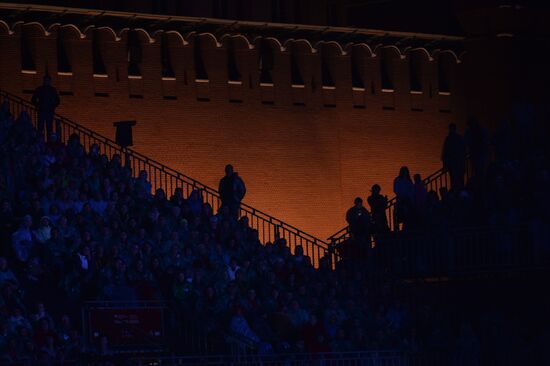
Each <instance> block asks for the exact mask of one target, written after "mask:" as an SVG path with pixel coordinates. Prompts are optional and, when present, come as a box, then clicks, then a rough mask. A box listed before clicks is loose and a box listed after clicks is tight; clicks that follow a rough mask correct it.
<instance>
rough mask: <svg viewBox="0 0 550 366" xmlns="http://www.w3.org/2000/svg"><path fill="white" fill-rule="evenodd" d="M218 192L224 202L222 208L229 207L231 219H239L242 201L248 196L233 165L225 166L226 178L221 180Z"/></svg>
mask: <svg viewBox="0 0 550 366" xmlns="http://www.w3.org/2000/svg"><path fill="white" fill-rule="evenodd" d="M218 192H219V194H220V198H221V200H222V207H225V206H227V207H228V208H229V212H230V214H231V217H233V218H235V219H237V218H238V217H239V209H240V207H241V201H242V200H243V198H244V195H245V194H246V186H245V185H244V181H243V180H242V179H241V177H239V173H237V172H234V171H233V166H232V165H231V164H228V165H226V166H225V177H223V178H222V179H221V180H220V185H219V188H218Z"/></svg>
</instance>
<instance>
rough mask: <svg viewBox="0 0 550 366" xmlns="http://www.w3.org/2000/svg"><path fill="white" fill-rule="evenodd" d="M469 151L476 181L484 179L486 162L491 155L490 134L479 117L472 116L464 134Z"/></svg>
mask: <svg viewBox="0 0 550 366" xmlns="http://www.w3.org/2000/svg"><path fill="white" fill-rule="evenodd" d="M464 140H465V141H466V145H467V147H468V153H469V154H470V159H471V161H472V167H473V170H474V171H473V173H474V177H475V178H476V181H478V182H480V181H483V177H484V175H485V164H486V162H487V157H488V155H489V136H488V134H487V131H486V130H485V128H483V126H481V124H480V123H479V121H478V120H477V119H475V118H474V117H470V119H469V120H468V129H467V130H466V133H465V134H464Z"/></svg>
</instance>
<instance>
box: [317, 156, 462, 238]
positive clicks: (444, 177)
mask: <svg viewBox="0 0 550 366" xmlns="http://www.w3.org/2000/svg"><path fill="white" fill-rule="evenodd" d="M469 176H470V166H469V164H466V170H465V177H466V179H468V177H469ZM423 182H424V184H425V186H426V189H427V190H428V191H432V190H433V191H436V192H439V189H440V188H447V189H449V190H450V184H451V177H450V175H449V172H448V171H447V170H446V169H444V168H441V169H439V170H438V171H436V172H435V173H433V174H431V175H430V176H428V177H427V178H425V179H424V180H423ZM396 202H397V197H393V198H392V199H390V200H389V201H388V206H387V207H386V217H387V219H388V226H389V228H390V230H391V231H395V230H396V229H397V224H396V222H395V204H396ZM350 237H351V234H350V232H349V226H346V227H344V228H343V229H341V230H339V231H338V232H336V233H334V234H333V235H331V236H330V237H328V239H327V240H328V242H329V243H331V245H338V244H340V243H342V242H344V241H346V240H348V239H349V238H350Z"/></svg>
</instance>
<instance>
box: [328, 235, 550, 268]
mask: <svg viewBox="0 0 550 366" xmlns="http://www.w3.org/2000/svg"><path fill="white" fill-rule="evenodd" d="M536 235H537V234H536V232H535V231H533V230H530V229H529V227H527V226H523V225H522V226H510V227H476V228H469V229H456V230H450V229H449V230H434V231H425V232H393V233H389V234H388V235H387V236H385V237H381V238H380V239H379V241H378V242H377V245H376V246H375V247H374V248H371V247H370V246H365V245H360V244H358V243H355V242H353V241H351V240H350V241H347V242H344V243H343V244H340V248H342V249H337V250H341V252H340V256H341V257H342V258H344V262H345V261H346V260H351V261H353V260H363V261H366V262H367V263H368V266H367V270H369V271H372V272H381V273H388V274H392V275H395V276H399V277H418V276H420V277H425V276H441V275H457V274H469V273H474V272H475V273H482V272H498V271H509V270H523V269H535V268H538V267H542V266H546V265H548V263H546V262H547V259H546V257H545V256H544V255H539V252H542V251H543V250H544V249H543V248H539V245H537V242H540V239H537V237H536ZM346 248H351V249H348V250H350V251H351V252H347V253H346V252H345V250H346Z"/></svg>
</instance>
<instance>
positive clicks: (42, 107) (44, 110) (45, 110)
mask: <svg viewBox="0 0 550 366" xmlns="http://www.w3.org/2000/svg"><path fill="white" fill-rule="evenodd" d="M51 82H52V79H51V78H50V76H49V75H45V76H44V81H43V84H42V85H41V86H39V87H38V88H36V90H35V91H34V94H33V95H32V99H31V101H32V104H34V106H35V107H36V110H37V111H38V125H37V129H38V135H39V136H43V135H44V125H46V138H47V139H49V138H50V134H51V133H52V124H53V117H54V114H55V109H56V108H57V106H58V105H59V94H58V93H57V90H56V89H55V88H54V87H53V86H51Z"/></svg>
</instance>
